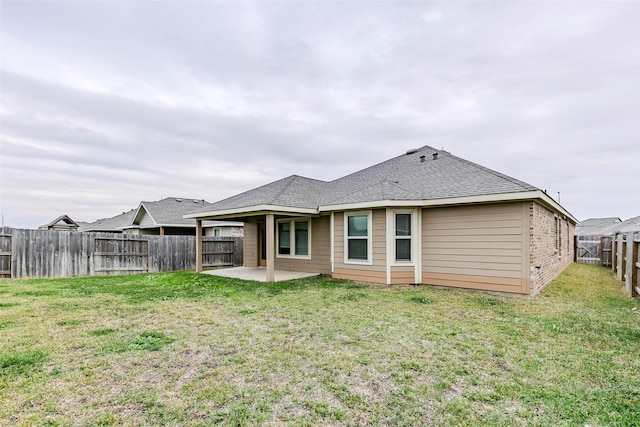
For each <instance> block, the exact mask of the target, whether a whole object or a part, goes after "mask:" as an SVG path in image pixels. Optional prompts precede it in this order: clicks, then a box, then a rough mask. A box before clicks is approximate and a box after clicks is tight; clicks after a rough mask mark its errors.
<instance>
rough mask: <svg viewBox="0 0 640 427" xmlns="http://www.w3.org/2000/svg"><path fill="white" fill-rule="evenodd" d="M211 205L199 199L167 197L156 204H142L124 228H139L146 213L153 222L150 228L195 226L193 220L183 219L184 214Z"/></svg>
mask: <svg viewBox="0 0 640 427" xmlns="http://www.w3.org/2000/svg"><path fill="white" fill-rule="evenodd" d="M210 206H211V203H209V202H205V201H204V200H198V199H185V198H183V197H167V198H165V199H162V200H158V201H155V202H145V201H143V202H140V206H138V209H137V210H136V211H135V213H134V216H133V217H132V219H131V221H130V222H129V224H128V225H127V226H125V227H124V228H131V227H137V226H138V225H140V222H139V221H140V219H141V218H142V217H143V215H144V213H145V212H146V214H147V215H148V216H149V218H151V220H152V223H153V224H152V225H148V226H150V227H159V226H178V227H180V226H189V227H193V226H195V223H194V222H193V220H192V219H185V218H183V216H184V214H186V213H188V212H193V211H194V210H196V209H199V208H200V209H202V208H207V207H210Z"/></svg>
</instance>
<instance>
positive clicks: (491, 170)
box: [435, 149, 539, 189]
mask: <svg viewBox="0 0 640 427" xmlns="http://www.w3.org/2000/svg"><path fill="white" fill-rule="evenodd" d="M435 150H436V151H438V152H439V153H442V154H444V155H446V156H449V157H454V158H455V159H457V160H460V161H462V162H464V163H467V164H468V165H471V166H473V167H475V168H477V169H481V170H483V171H485V172H489V173H490V174H492V175H494V176H497V177H499V178H502V179H504V180H506V181H509V182H510V183H512V184H516V185H518V186H520V187H526V186H528V187H532V188H535V189H539V188H538V187H536V186H535V185H531V184H529V183H528V182H524V181H521V180H519V179H517V178H513V177H511V176H509V175H505V174H503V173H501V172H498V171H496V170H493V169H490V168H488V167H486V166H482V165H479V164H478V163H474V162H472V161H470V160H467V159H463V158H462V157H458V156H455V155H453V154H451V153H449V152H448V151H444V150H438V149H435ZM523 184H526V186H525V185H523Z"/></svg>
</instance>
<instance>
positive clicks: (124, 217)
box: [78, 209, 136, 233]
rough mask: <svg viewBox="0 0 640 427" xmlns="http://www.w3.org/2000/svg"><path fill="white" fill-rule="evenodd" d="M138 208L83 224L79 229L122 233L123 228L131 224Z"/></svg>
mask: <svg viewBox="0 0 640 427" xmlns="http://www.w3.org/2000/svg"><path fill="white" fill-rule="evenodd" d="M135 212H136V209H132V210H130V211H128V212H123V213H121V214H120V215H116V216H113V217H111V218H102V219H99V220H97V221H94V222H92V223H89V224H86V225H82V226H81V227H80V228H79V229H78V231H82V232H90V231H94V232H103V233H122V228H123V227H126V226H127V225H129V224H131V221H132V220H133V215H134V214H135Z"/></svg>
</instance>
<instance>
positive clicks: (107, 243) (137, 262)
mask: <svg viewBox="0 0 640 427" xmlns="http://www.w3.org/2000/svg"><path fill="white" fill-rule="evenodd" d="M0 231H1V233H0V271H1V272H2V276H3V277H12V278H21V277H72V276H94V275H115V274H133V273H141V272H160V271H179V270H195V267H196V237H195V236H152V235H127V234H117V233H78V232H71V231H56V230H22V229H12V228H6V227H5V228H3V229H1V230H0ZM242 245H243V239H242V237H205V238H203V248H204V251H203V252H204V253H203V265H204V266H206V267H209V268H211V267H222V266H238V265H242Z"/></svg>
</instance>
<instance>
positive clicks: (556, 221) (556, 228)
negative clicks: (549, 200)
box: [553, 216, 560, 252]
mask: <svg viewBox="0 0 640 427" xmlns="http://www.w3.org/2000/svg"><path fill="white" fill-rule="evenodd" d="M553 240H554V245H555V250H556V252H558V251H559V250H560V218H558V217H557V216H556V217H554V218H553Z"/></svg>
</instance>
